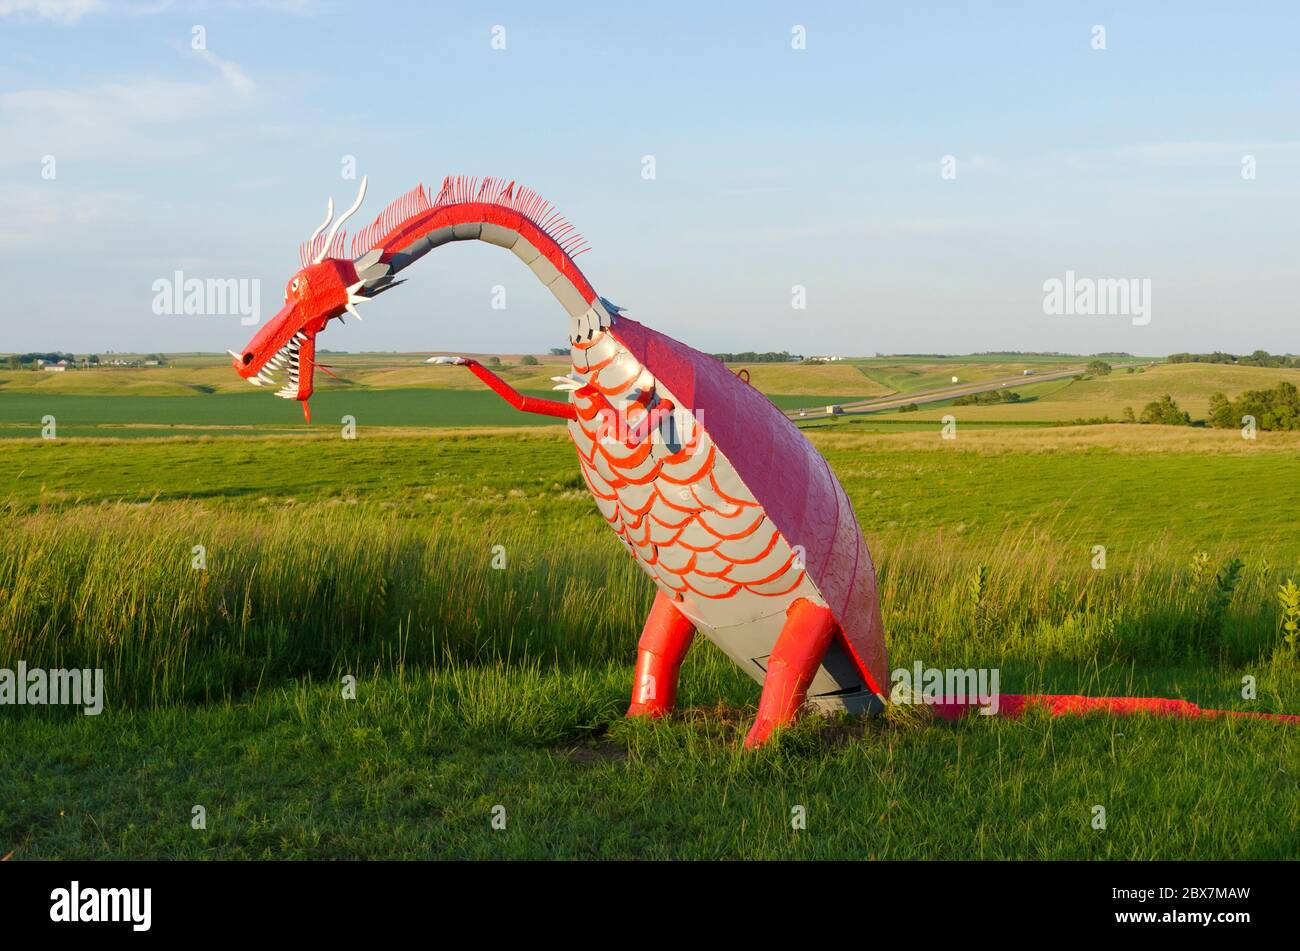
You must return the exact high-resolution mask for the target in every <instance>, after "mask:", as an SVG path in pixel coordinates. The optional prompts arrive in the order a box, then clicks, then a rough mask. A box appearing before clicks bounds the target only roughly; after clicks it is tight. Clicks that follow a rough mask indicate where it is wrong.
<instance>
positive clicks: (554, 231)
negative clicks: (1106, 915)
mask: <svg viewBox="0 0 1300 951" xmlns="http://www.w3.org/2000/svg"><path fill="white" fill-rule="evenodd" d="M365 192H366V180H365V179H364V178H363V179H362V181H361V187H360V190H359V192H358V194H357V198H356V201H355V202H353V204H352V206H351V207H350V208H348V209H347V211H345V212H344V213H343V214H342V215H341V216H340V217H339V218H338V219H337V220H335V219H334V204H333V200H332V199H331V200H330V202H329V204H328V206H327V210H326V214H325V220H324V222H322V223H321V225H320V226H319V227H318V228H317V229H316V230H315V231H314V232H313V233H312V235H311V237H310V238H308V239H307V241H306V242H304V243H303V244H302V246H301V248H300V257H301V262H302V268H301V270H299V271H298V273H297V274H295V275H294V276H293V278H292V279H291V280H290V281H289V284H288V286H287V287H286V289H285V303H284V306H283V308H282V309H281V310H280V311H279V313H277V314H276V315H275V317H274V318H272V319H271V320H270V321H269V322H268V323H267V324H266V325H265V326H264V327H263V328H262V329H261V330H260V331H259V332H258V333H257V334H256V335H255V336H254V337H253V339H252V340H251V341H250V342H249V343H248V346H247V347H245V348H244V350H243V352H241V353H235V352H234V351H233V350H232V351H230V353H231V356H232V357H233V365H234V368H235V369H236V370H237V371H238V372H239V374H240V376H242V377H244V378H245V379H247V380H248V381H249V382H250V383H252V384H254V385H259V386H262V385H270V386H274V385H276V384H279V385H280V388H279V389H278V390H277V391H276V395H277V396H280V397H283V398H285V399H290V400H298V401H299V402H301V403H302V405H303V412H304V415H306V417H307V419H308V420H309V421H310V413H309V411H308V403H307V401H308V400H309V399H310V398H311V395H312V392H313V389H312V387H313V379H314V374H315V370H316V368H317V363H316V337H317V336H318V335H319V334H320V332H321V331H322V330H323V329H324V328H325V327H326V325H327V324H328V323H329V321H331V320H334V319H335V318H337V319H339V320H343V319H344V318H345V316H346V315H349V314H351V315H353V316H356V317H358V318H359V317H360V313H359V312H358V310H357V306H358V305H359V304H362V303H365V302H368V301H370V300H373V299H374V298H375V297H377V296H379V295H380V294H382V293H385V292H386V291H389V290H391V289H392V288H394V287H396V286H397V285H399V284H401V283H403V282H402V281H401V280H398V279H397V275H398V274H399V273H400V272H401V271H403V270H405V269H406V268H407V267H409V266H410V265H411V264H413V263H415V262H416V261H418V260H419V259H420V258H421V257H423V256H424V255H425V254H427V253H428V252H429V251H431V250H433V249H434V248H437V247H441V246H442V245H444V244H447V243H449V242H452V241H471V240H474V241H483V242H486V243H487V244H492V245H496V246H498V247H501V248H506V249H508V250H510V251H512V252H513V253H514V254H515V256H516V257H518V258H519V259H520V260H521V261H523V263H524V264H526V265H527V266H528V267H529V268H530V269H531V270H532V271H533V273H534V274H535V275H536V276H537V278H538V280H540V281H541V282H542V283H543V284H544V285H545V286H546V287H547V288H548V289H549V290H550V291H551V293H552V294H554V295H555V298H556V300H558V301H559V302H560V305H561V306H562V307H563V308H564V309H565V311H567V312H568V315H569V348H570V363H571V368H570V372H569V374H568V375H566V376H563V377H555V378H554V379H555V381H556V387H555V388H556V389H557V390H562V391H566V392H567V399H565V400H563V401H559V400H546V399H538V398H535V397H531V396H526V395H523V394H520V393H518V392H516V391H515V390H514V389H512V388H511V387H510V386H509V384H507V383H506V382H505V381H504V380H502V379H500V378H499V377H497V376H495V375H494V374H493V373H491V372H490V371H489V370H488V369H487V368H485V367H483V366H482V365H481V364H479V363H478V362H476V361H474V360H469V359H465V358H461V357H455V358H445V360H446V362H451V363H456V364H460V365H463V366H465V367H467V368H468V369H469V370H470V371H471V372H473V373H474V374H475V375H476V376H478V377H479V378H480V379H482V380H483V381H484V382H485V383H486V384H487V385H488V386H489V387H491V388H492V389H493V390H494V391H496V392H497V393H498V394H500V395H501V396H502V397H503V398H504V399H505V400H506V401H507V402H509V403H510V404H511V405H513V406H514V407H516V408H517V409H520V410H522V411H524V412H530V413H538V414H542V415H546V416H553V417H559V418H561V419H565V420H567V421H568V431H569V435H570V437H571V438H572V440H573V444H574V446H575V447H576V448H577V453H578V462H579V464H580V466H581V468H582V474H583V477H584V478H585V480H586V484H587V487H588V489H589V490H590V491H591V494H592V496H593V498H594V499H595V502H596V506H597V508H598V509H599V510H600V513H601V515H602V516H603V517H604V519H605V521H606V522H608V523H609V525H610V527H611V528H612V529H613V530H614V532H615V533H616V534H617V535H618V536H619V538H620V539H621V540H622V542H623V544H624V545H625V546H626V548H627V550H628V551H629V552H630V553H631V555H632V557H633V558H635V559H636V561H637V563H638V564H639V565H640V566H641V567H642V568H643V569H644V570H645V572H646V573H647V574H648V575H650V577H651V579H653V581H654V583H655V585H656V586H657V587H658V592H657V593H656V595H655V599H654V605H653V607H652V608H651V610H650V616H649V618H648V619H647V620H646V623H645V628H644V630H643V632H642V634H641V639H640V641H639V643H638V655H637V662H636V671H635V677H634V682H633V689H632V702H631V706H630V707H629V709H628V715H629V716H643V715H644V716H661V715H663V714H665V713H667V712H668V711H670V710H671V709H672V708H673V705H674V702H675V699H676V693H677V681H678V673H679V670H680V667H681V663H682V660H683V658H684V657H685V655H686V651H687V649H688V648H689V646H690V644H691V640H692V638H693V637H694V634H695V632H696V631H701V632H703V633H704V635H705V636H706V637H708V638H709V639H710V640H711V641H713V642H714V643H715V644H717V645H718V646H719V647H720V648H721V649H722V650H723V651H724V652H726V654H727V655H728V656H729V657H730V658H731V659H732V660H733V661H734V662H735V663H736V664H737V665H738V666H739V667H740V668H741V669H742V670H744V671H745V672H746V673H748V674H749V675H750V676H751V677H753V678H754V680H756V681H757V682H759V683H760V684H761V685H762V695H761V698H760V701H759V708H758V715H757V718H756V719H755V721H754V724H753V726H752V728H751V729H750V731H749V733H748V735H747V737H746V740H745V743H746V745H747V746H751V747H752V746H757V745H760V744H762V743H764V742H765V741H766V740H767V739H768V738H769V737H770V736H771V735H772V732H773V731H774V730H775V729H777V728H778V727H781V726H784V725H786V724H788V723H790V722H791V721H792V720H793V719H794V718H795V717H796V716H798V714H799V712H800V711H801V709H803V708H804V707H805V705H813V706H816V707H819V708H821V709H824V710H846V711H848V712H851V713H862V712H868V711H876V710H879V709H881V708H882V706H883V704H884V702H885V698H886V684H887V683H888V670H887V666H886V657H885V641H884V632H883V628H882V624H881V617H880V605H879V601H878V598H877V594H876V578H875V570H874V568H873V566H872V561H871V555H870V554H869V553H868V551H867V544H866V542H865V540H864V539H863V536H862V531H861V529H860V528H859V527H858V522H857V517H856V515H855V514H854V510H853V507H852V505H850V504H849V499H848V496H847V495H846V494H845V492H844V489H843V487H841V485H840V483H839V481H838V480H837V479H836V478H835V475H834V473H833V472H832V471H831V469H830V466H829V465H828V464H827V463H826V460H825V459H823V458H822V457H821V455H820V454H819V453H818V452H817V451H816V450H815V449H814V448H813V447H812V445H811V444H810V443H809V442H808V440H807V439H806V438H804V435H803V434H802V433H801V432H800V431H799V429H798V428H797V427H796V426H795V425H794V423H793V422H791V420H790V419H788V418H787V417H786V416H785V414H784V413H782V412H781V411H780V410H779V409H777V407H776V406H775V405H773V404H772V403H771V402H770V401H769V400H768V399H767V398H766V397H765V396H763V395H762V394H761V393H760V392H759V391H758V390H756V389H754V388H753V387H752V386H750V385H749V383H748V381H747V380H745V379H742V378H741V377H739V376H737V375H736V374H734V373H732V372H731V371H730V370H728V369H727V368H726V367H725V366H724V365H723V364H722V363H720V362H719V361H717V360H715V359H714V358H712V357H710V356H708V355H707V354H704V353H701V352H699V351H697V350H693V349H692V348H690V347H688V346H686V345H685V344H683V343H679V342H678V341H676V340H674V339H672V338H671V337H668V336H665V335H664V334H661V333H658V332H657V331H654V330H651V329H650V328H649V327H645V326H643V325H641V324H639V323H637V322H636V321H634V320H632V319H630V318H628V317H626V316H624V315H623V313H622V309H621V308H619V307H617V306H616V305H614V304H611V303H610V302H609V301H608V300H606V299H605V298H603V297H600V296H599V295H597V293H596V291H595V290H594V289H593V288H592V286H591V284H590V282H589V281H588V280H587V279H586V277H584V276H583V274H582V272H581V271H580V270H579V269H578V266H577V265H576V264H575V263H574V259H575V258H576V257H577V256H578V255H579V254H581V253H582V252H583V251H585V250H586V249H587V245H586V243H585V241H584V240H583V239H582V237H581V236H580V235H578V234H577V232H575V231H574V230H573V227H572V226H571V225H570V224H568V222H566V221H565V220H564V218H562V217H561V216H560V215H559V214H558V213H557V212H556V211H555V210H554V209H553V208H552V207H551V205H550V204H549V203H548V202H546V201H544V200H542V199H541V198H540V197H539V196H538V195H537V194H535V193H534V192H532V191H531V190H529V189H527V188H518V187H516V185H515V183H514V182H505V181H502V180H498V179H492V178H488V179H483V180H481V181H480V180H479V179H471V178H461V177H448V178H447V179H445V180H444V181H443V184H442V188H441V190H440V191H438V192H437V193H436V194H435V193H433V192H432V191H427V190H426V189H425V188H424V187H423V186H418V187H416V188H414V189H412V190H411V191H409V192H407V193H406V194H405V195H403V196H401V197H400V198H398V199H397V200H396V201H394V202H393V203H392V204H390V205H389V206H388V207H387V208H386V209H384V211H383V212H381V213H380V215H379V216H378V217H377V218H376V219H375V220H374V221H373V222H372V223H371V224H370V225H369V226H367V227H366V228H364V229H362V230H361V231H360V232H358V233H357V235H356V236H355V237H354V238H353V239H352V243H351V247H350V249H348V253H346V254H345V244H346V236H345V235H344V234H343V232H342V231H341V228H342V226H343V223H344V222H345V221H347V219H348V218H350V217H351V216H352V215H353V214H355V213H356V211H357V210H358V209H359V208H360V207H361V202H362V200H363V199H364V197H365ZM326 228H328V229H329V231H328V232H326ZM281 372H283V373H284V378H283V380H280V379H277V376H276V374H277V373H281ZM1035 702H1037V703H1038V704H1039V705H1041V706H1043V707H1044V708H1045V709H1047V710H1049V711H1050V712H1053V713H1066V712H1070V713H1072V712H1080V711H1083V710H1088V709H1097V708H1103V709H1108V710H1111V711H1112V712H1136V711H1139V710H1147V711H1149V712H1166V713H1168V712H1182V713H1183V714H1191V715H1197V714H1201V713H1205V714H1213V713H1216V712H1217V711H1200V710H1199V709H1198V708H1195V707H1193V706H1192V705H1190V704H1185V705H1183V707H1186V708H1189V709H1184V708H1183V707H1178V708H1177V709H1176V710H1174V709H1171V708H1170V707H1169V706H1168V705H1169V704H1175V705H1177V704H1178V703H1179V702H1178V701H1163V700H1150V701H1148V700H1144V699H1140V698H1139V699H1136V700H1135V699H1132V698H1128V699H1125V698H1113V699H1112V698H1086V697H1052V696H1029V697H1026V696H1006V695H1004V696H1003V697H1002V698H1001V709H1002V711H1003V713H1004V715H1012V716H1014V715H1018V713H1019V712H1020V711H1021V710H1022V709H1024V708H1025V707H1026V706H1027V705H1029V704H1031V703H1035ZM1135 704H1136V706H1135ZM1161 705H1164V706H1161ZM938 712H939V713H940V714H941V715H945V716H955V715H957V714H959V713H961V712H964V708H961V707H959V706H958V707H954V706H953V705H947V706H941V708H940V709H939V710H938Z"/></svg>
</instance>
